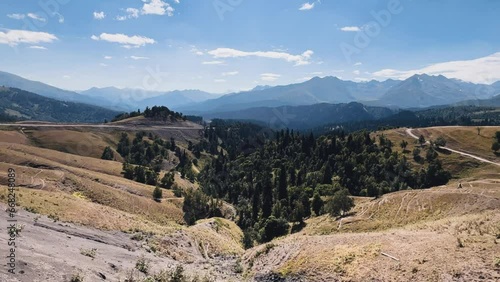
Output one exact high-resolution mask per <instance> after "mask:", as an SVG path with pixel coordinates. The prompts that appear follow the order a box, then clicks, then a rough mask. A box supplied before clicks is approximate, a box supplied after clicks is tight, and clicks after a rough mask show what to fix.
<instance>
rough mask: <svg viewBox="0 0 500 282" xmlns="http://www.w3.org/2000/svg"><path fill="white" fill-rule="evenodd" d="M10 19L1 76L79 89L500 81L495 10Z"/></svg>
mask: <svg viewBox="0 0 500 282" xmlns="http://www.w3.org/2000/svg"><path fill="white" fill-rule="evenodd" d="M0 11H1V12H0V13H1V14H0V54H1V57H0V70H2V71H7V72H11V73H15V74H18V75H21V76H24V77H27V78H30V79H34V80H39V81H42V82H45V83H48V84H51V85H55V86H58V87H61V88H65V89H71V90H83V89H87V88H90V87H93V86H97V87H106V86H116V87H129V88H145V89H148V90H157V91H165V90H174V89H202V90H206V91H211V92H220V93H222V92H227V91H236V90H244V89H249V88H253V87H254V86H256V85H278V84H290V83H297V82H302V81H305V80H306V79H308V78H311V77H313V76H327V75H334V76H338V77H341V78H342V79H346V80H355V81H364V80H370V79H377V80H384V79H387V78H397V79H404V78H406V77H408V76H410V75H412V74H414V73H423V72H425V73H428V74H443V75H445V76H448V77H452V78H458V79H462V80H466V81H472V82H481V83H492V82H494V81H497V80H500V17H498V15H500V1H496V0H476V1H472V0H420V1H416V0H413V1H412V0H349V1H348V0H330V1H328V0H322V1H303V0H287V1H278V0H120V1H118V0H116V1H111V0H108V1H101V0H99V1H98V0H86V1H80V0H25V1H18V0H2V1H0Z"/></svg>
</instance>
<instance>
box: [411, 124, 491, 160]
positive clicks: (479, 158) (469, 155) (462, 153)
mask: <svg viewBox="0 0 500 282" xmlns="http://www.w3.org/2000/svg"><path fill="white" fill-rule="evenodd" d="M412 130H413V129H412V128H407V129H406V134H408V135H409V136H411V137H413V138H415V139H417V140H418V136H417V135H415V134H413V132H412ZM425 143H426V144H430V143H429V141H427V142H425ZM440 148H441V149H445V150H448V151H450V152H453V153H457V154H460V155H462V156H466V157H469V158H473V159H476V160H478V161H481V162H483V163H489V164H493V165H497V166H500V163H496V162H492V161H490V160H487V159H484V158H481V157H479V156H476V155H472V154H469V153H465V152H462V151H458V150H455V149H452V148H449V147H440Z"/></svg>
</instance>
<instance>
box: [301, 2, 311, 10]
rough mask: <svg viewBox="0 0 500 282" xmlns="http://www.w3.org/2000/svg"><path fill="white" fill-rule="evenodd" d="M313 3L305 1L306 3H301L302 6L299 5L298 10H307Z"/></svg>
mask: <svg viewBox="0 0 500 282" xmlns="http://www.w3.org/2000/svg"><path fill="white" fill-rule="evenodd" d="M314 4H315V3H309V2H306V3H304V4H302V6H300V8H299V10H300V11H308V10H311V9H312V8H314Z"/></svg>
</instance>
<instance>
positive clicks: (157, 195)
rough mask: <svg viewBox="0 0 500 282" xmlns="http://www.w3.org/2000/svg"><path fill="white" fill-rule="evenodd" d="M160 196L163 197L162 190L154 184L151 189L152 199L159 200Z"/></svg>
mask: <svg viewBox="0 0 500 282" xmlns="http://www.w3.org/2000/svg"><path fill="white" fill-rule="evenodd" d="M161 198H163V191H162V190H161V188H160V187H158V186H156V187H155V189H154V190H153V199H154V200H155V201H157V202H160V201H161Z"/></svg>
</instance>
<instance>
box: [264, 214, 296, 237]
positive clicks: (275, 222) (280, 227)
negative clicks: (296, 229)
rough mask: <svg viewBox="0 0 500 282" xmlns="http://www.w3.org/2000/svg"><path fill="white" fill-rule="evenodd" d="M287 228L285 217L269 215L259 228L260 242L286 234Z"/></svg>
mask: <svg viewBox="0 0 500 282" xmlns="http://www.w3.org/2000/svg"><path fill="white" fill-rule="evenodd" d="M289 228H290V226H289V225H288V221H286V219H283V218H276V217H274V216H270V217H269V218H268V219H267V220H266V221H265V223H264V226H263V228H262V229H261V230H260V240H261V242H269V241H271V240H272V239H274V238H276V237H279V236H283V235H286V234H287V233H288V229H289Z"/></svg>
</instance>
